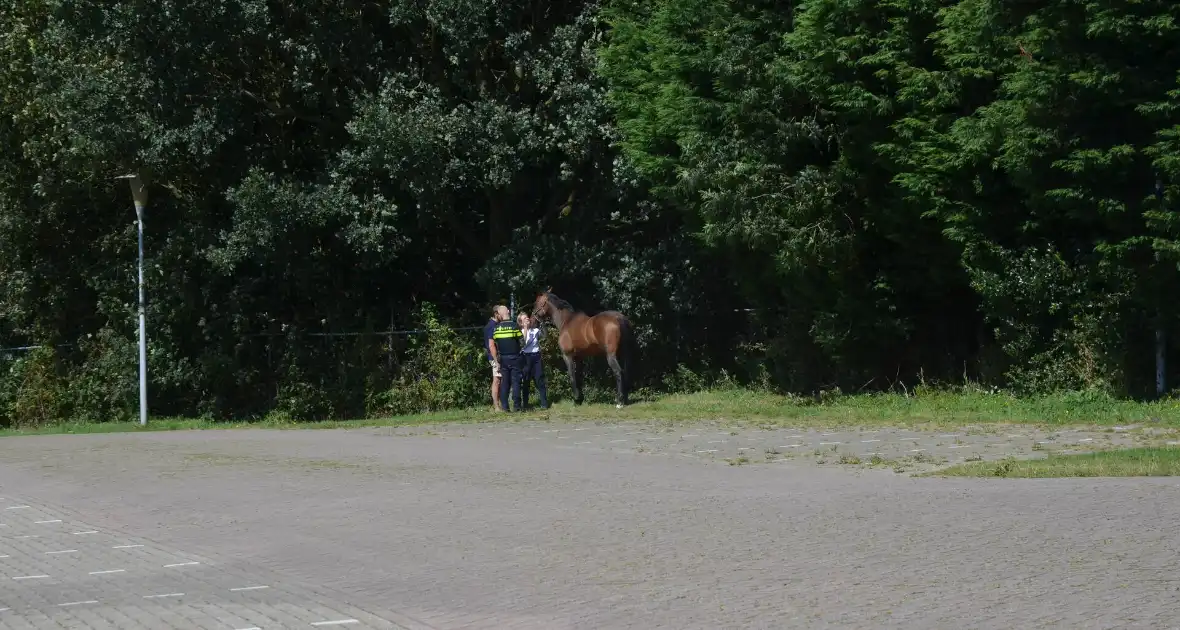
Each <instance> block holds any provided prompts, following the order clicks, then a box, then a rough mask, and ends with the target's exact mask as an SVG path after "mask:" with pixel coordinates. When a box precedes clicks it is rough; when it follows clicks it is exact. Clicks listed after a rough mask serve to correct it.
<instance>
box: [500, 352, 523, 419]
mask: <svg viewBox="0 0 1180 630" xmlns="http://www.w3.org/2000/svg"><path fill="white" fill-rule="evenodd" d="M523 359H524V358H523V357H522V356H520V354H501V355H500V406H501V407H503V409H504V411H508V388H509V387H511V388H512V407H513V408H514V409H516V410H517V411H524V406H523V405H522V404H521V402H520V384H521V380H522V377H523V376H524V373H523V372H524V365H523V363H524V360H523Z"/></svg>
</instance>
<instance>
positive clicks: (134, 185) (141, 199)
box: [115, 173, 148, 208]
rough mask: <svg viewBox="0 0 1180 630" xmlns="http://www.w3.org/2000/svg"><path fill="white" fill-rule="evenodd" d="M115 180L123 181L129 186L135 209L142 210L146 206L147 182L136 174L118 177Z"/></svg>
mask: <svg viewBox="0 0 1180 630" xmlns="http://www.w3.org/2000/svg"><path fill="white" fill-rule="evenodd" d="M115 179H125V180H127V181H128V183H130V184H131V197H132V199H134V200H135V207H136V208H143V207H145V206H147V202H148V190H147V182H146V181H144V178H143V177H141V176H140V175H139V174H138V173H132V174H130V175H120V176H118V177H116V178H115Z"/></svg>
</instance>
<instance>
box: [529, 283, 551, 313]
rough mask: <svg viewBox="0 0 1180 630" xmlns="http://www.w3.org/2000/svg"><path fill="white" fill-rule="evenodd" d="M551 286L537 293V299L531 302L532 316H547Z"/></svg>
mask: <svg viewBox="0 0 1180 630" xmlns="http://www.w3.org/2000/svg"><path fill="white" fill-rule="evenodd" d="M552 289H553V287H550V288H548V289H545V290H544V291H541V292H540V293H538V294H537V299H536V300H535V301H534V302H533V318H534V319H544V318H548V317H549V291H551V290H552Z"/></svg>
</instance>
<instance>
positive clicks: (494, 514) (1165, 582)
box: [0, 421, 1180, 630]
mask: <svg viewBox="0 0 1180 630" xmlns="http://www.w3.org/2000/svg"><path fill="white" fill-rule="evenodd" d="M1009 429H1010V428H1001V429H996V428H992V427H962V428H956V429H950V430H945V431H939V432H932V433H927V432H914V431H900V430H881V431H876V432H873V431H802V430H792V429H790V428H785V429H777V428H776V429H771V430H756V429H749V428H747V429H735V428H731V427H726V426H723V425H720V424H706V423H702V424H697V425H683V424H681V425H677V426H665V425H661V424H659V423H623V424H589V423H587V424H549V423H544V422H536V421H522V422H510V423H509V422H505V423H491V424H479V425H447V426H434V427H417V428H402V429H381V428H377V429H357V430H348V431H343V430H332V431H267V430H251V431H202V432H177V433H144V434H135V435H127V434H122V435H121V434H110V435H79V436H44V437H19V438H6V439H3V440H0V497H3V498H2V499H0V581H3V582H6V583H4V584H3V585H2V586H3V587H2V588H0V628H62V627H64V628H202V629H205V628H208V629H212V628H218V629H220V628H226V629H231V630H233V629H237V630H242V629H245V628H258V629H263V628H265V629H270V628H315V627H345V628H439V629H443V628H446V629H450V628H513V629H521V628H525V629H527V628H546V629H558V628H678V629H680V628H821V627H833V628H836V627H838V628H878V627H906V628H945V627H948V626H952V625H953V626H956V627H965V628H1012V627H1021V628H1041V627H1045V628H1048V627H1059V628H1080V627H1086V628H1176V627H1180V580H1177V579H1175V578H1174V577H1173V575H1172V573H1174V567H1175V566H1177V560H1178V559H1180V558H1178V557H1177V547H1178V545H1180V536H1177V535H1176V533H1175V525H1174V524H1175V523H1176V522H1178V517H1180V501H1178V500H1177V499H1180V482H1178V481H1177V480H1173V479H1091V480H1001V479H982V480H970V479H950V480H948V479H931V478H913V477H910V476H908V475H907V474H904V473H905V472H908V471H912V470H921V469H925V468H928V467H930V466H935V465H942V464H945V463H953V462H954V461H958V460H974V459H994V458H999V457H1004V456H1006V455H1008V454H1017V455H1019V456H1039V455H1041V454H1043V453H1045V452H1048V451H1053V450H1069V449H1075V450H1085V449H1092V448H1104V447H1106V446H1108V445H1119V444H1137V443H1144V442H1158V441H1172V440H1173V439H1174V436H1172V435H1170V434H1166V433H1163V432H1155V433H1154V434H1153V433H1145V432H1144V431H1143V430H1142V428H1140V427H1124V428H1121V430H1110V431H1094V432H1087V431H1057V432H1055V433H1051V432H1047V431H1034V430H1029V429H1025V428H1019V429H1015V430H1009ZM833 447H835V448H834V449H833ZM874 455H875V456H876V458H875V459H874ZM841 462H844V463H841ZM851 462H861V463H860V464H855V463H851ZM874 462H875V463H876V465H873V463H874ZM739 464H740V465H739ZM895 471H900V472H901V474H899V472H895Z"/></svg>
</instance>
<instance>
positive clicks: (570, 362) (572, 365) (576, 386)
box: [561, 354, 582, 405]
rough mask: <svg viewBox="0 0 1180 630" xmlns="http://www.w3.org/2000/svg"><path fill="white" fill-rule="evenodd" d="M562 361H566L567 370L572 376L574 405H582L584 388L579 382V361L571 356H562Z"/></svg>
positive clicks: (571, 386)
mask: <svg viewBox="0 0 1180 630" xmlns="http://www.w3.org/2000/svg"><path fill="white" fill-rule="evenodd" d="M561 358H562V359H565V369H566V371H567V372H569V375H570V389H572V390H573V392H574V404H575V405H580V404H582V386H581V383H579V382H578V360H577V359H576V358H574V357H573V356H572V355H569V354H562V355H561Z"/></svg>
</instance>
